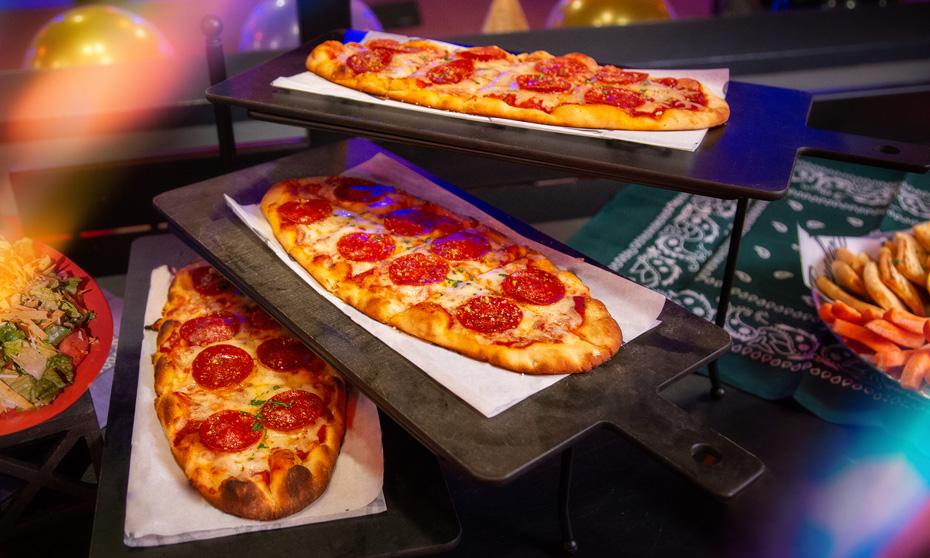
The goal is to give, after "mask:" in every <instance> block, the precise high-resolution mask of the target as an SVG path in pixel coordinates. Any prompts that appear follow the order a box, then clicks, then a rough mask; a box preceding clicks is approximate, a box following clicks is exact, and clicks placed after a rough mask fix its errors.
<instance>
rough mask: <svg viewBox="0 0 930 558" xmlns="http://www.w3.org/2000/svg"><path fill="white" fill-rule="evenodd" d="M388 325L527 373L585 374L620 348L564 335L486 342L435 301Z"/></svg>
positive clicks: (425, 303) (480, 358)
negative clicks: (518, 341) (517, 343)
mask: <svg viewBox="0 0 930 558" xmlns="http://www.w3.org/2000/svg"><path fill="white" fill-rule="evenodd" d="M611 321H613V320H612V319H611ZM388 323H390V325H392V326H394V327H396V328H397V329H399V330H401V331H404V332H406V333H409V334H410V335H413V336H414V337H418V338H420V339H423V340H426V341H429V342H431V343H435V344H436V345H439V346H442V347H445V348H447V349H451V350H453V351H456V352H459V353H462V354H463V355H465V356H468V357H471V358H474V359H477V360H483V361H486V362H489V363H491V364H493V365H495V366H500V367H502V368H506V369H508V370H513V371H515V372H523V373H526V374H569V373H578V372H587V371H589V370H591V369H592V368H594V367H595V366H597V365H599V364H602V363H603V362H605V361H607V360H608V359H609V358H610V357H612V356H613V355H614V353H615V352H616V350H617V349H618V348H619V340H618V342H617V347H616V348H615V349H614V350H613V351H609V350H608V349H606V348H601V347H598V346H595V345H593V344H591V343H589V342H587V341H585V340H584V339H582V338H580V337H578V336H577V335H574V334H567V335H565V336H564V337H563V338H562V339H561V340H560V341H558V342H541V341H539V342H532V343H530V344H528V345H525V346H507V345H501V344H496V343H491V342H485V341H482V340H481V339H482V336H481V335H480V334H476V333H475V332H474V331H471V330H469V329H467V328H465V327H462V326H461V325H459V324H458V323H457V322H456V321H455V320H454V319H453V318H452V316H451V315H450V314H449V312H448V311H446V309H445V308H443V307H442V306H440V305H438V304H436V303H434V302H423V303H420V304H417V305H416V306H414V307H412V308H410V309H409V310H406V311H404V312H402V313H400V314H397V315H395V316H393V317H392V318H391V319H390V320H389V322H388ZM617 331H618V333H619V328H618V329H617Z"/></svg>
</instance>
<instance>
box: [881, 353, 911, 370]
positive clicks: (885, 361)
mask: <svg viewBox="0 0 930 558" xmlns="http://www.w3.org/2000/svg"><path fill="white" fill-rule="evenodd" d="M913 353H914V351H901V350H897V351H885V352H882V353H875V366H877V367H879V368H881V369H882V370H890V369H892V368H898V367H901V366H904V364H905V363H906V362H907V360H908V359H909V358H911V355H912V354H913Z"/></svg>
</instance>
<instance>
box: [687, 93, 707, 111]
mask: <svg viewBox="0 0 930 558" xmlns="http://www.w3.org/2000/svg"><path fill="white" fill-rule="evenodd" d="M685 98H686V99H688V100H689V101H691V102H692V103H694V104H695V105H698V106H694V107H690V108H691V110H699V109H700V108H702V107H706V106H707V95H704V92H703V91H698V92H697V93H692V94H690V95H686V96H685Z"/></svg>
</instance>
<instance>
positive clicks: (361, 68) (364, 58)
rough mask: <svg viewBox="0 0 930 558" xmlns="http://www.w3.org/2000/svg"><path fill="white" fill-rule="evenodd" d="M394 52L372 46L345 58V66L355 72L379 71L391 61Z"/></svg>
mask: <svg viewBox="0 0 930 558" xmlns="http://www.w3.org/2000/svg"><path fill="white" fill-rule="evenodd" d="M393 57H394V53H393V52H391V51H390V50H388V49H384V48H373V49H371V50H363V51H362V52H359V53H358V54H353V55H352V56H350V57H349V58H348V59H347V60H346V66H348V67H349V69H351V70H352V71H353V72H355V73H356V74H364V73H366V72H380V71H381V70H383V69H385V68H386V67H387V66H388V64H390V63H391V59H392V58H393Z"/></svg>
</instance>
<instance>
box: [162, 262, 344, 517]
mask: <svg viewBox="0 0 930 558" xmlns="http://www.w3.org/2000/svg"><path fill="white" fill-rule="evenodd" d="M154 327H155V328H157V329H158V341H157V345H158V348H157V351H156V352H155V354H154V356H153V357H152V359H153V361H154V364H155V394H156V399H155V410H156V412H157V414H158V418H159V421H160V422H161V425H162V428H163V429H164V432H165V435H166V437H167V440H168V443H169V444H170V446H171V453H172V454H173V455H174V458H175V460H176V461H177V462H178V465H180V467H181V469H182V470H183V471H184V473H185V475H186V476H187V478H188V479H189V480H190V483H191V485H192V486H193V487H194V488H195V489H197V490H198V491H199V492H200V493H201V494H202V495H203V497H204V498H205V499H206V500H207V501H208V502H210V503H211V504H213V505H214V506H215V507H217V508H219V509H220V510H222V511H224V512H227V513H231V514H234V515H238V516H241V517H245V518H249V519H259V520H272V519H278V518H280V517H284V516H287V515H290V514H293V513H296V512H298V511H300V510H302V509H303V508H305V507H306V506H307V505H309V504H310V503H311V502H313V501H314V500H316V499H317V498H318V497H319V496H320V495H321V494H322V493H323V491H324V490H325V489H326V486H327V485H328V483H329V479H330V477H331V475H332V471H333V467H334V466H335V462H336V457H337V456H338V455H339V450H340V447H341V446H342V439H343V435H344V433H345V428H346V420H345V416H346V391H345V386H344V384H343V381H342V379H341V378H340V377H339V376H338V375H336V373H335V372H334V371H333V370H332V368H330V367H329V365H327V364H326V363H325V362H323V361H322V360H321V359H320V358H319V357H318V356H317V355H316V354H314V353H313V352H311V351H310V350H309V349H307V348H306V347H305V346H304V345H303V344H302V343H300V342H299V341H298V340H297V339H294V338H293V337H291V336H290V335H289V334H288V333H287V331H286V330H285V329H284V328H283V327H282V326H281V325H279V324H278V323H277V322H276V321H275V320H274V319H273V318H271V317H270V316H268V314H266V313H265V312H264V311H262V310H261V309H260V308H258V307H257V306H256V305H255V304H254V303H253V302H252V301H251V300H249V299H248V298H246V297H245V296H243V295H242V294H240V293H237V292H235V291H234V290H233V288H232V286H231V285H230V284H229V283H228V282H227V281H226V280H225V279H224V278H223V277H222V276H221V275H220V274H219V273H217V272H216V270H215V269H213V268H212V267H210V266H208V265H206V264H202V263H201V264H192V265H190V266H187V267H185V268H183V269H180V270H178V272H177V274H176V275H175V277H174V280H173V281H172V283H171V287H170V289H169V292H168V301H167V303H166V304H165V307H164V310H163V313H162V318H161V319H160V320H159V321H158V322H157V323H156V324H155V326H154Z"/></svg>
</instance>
